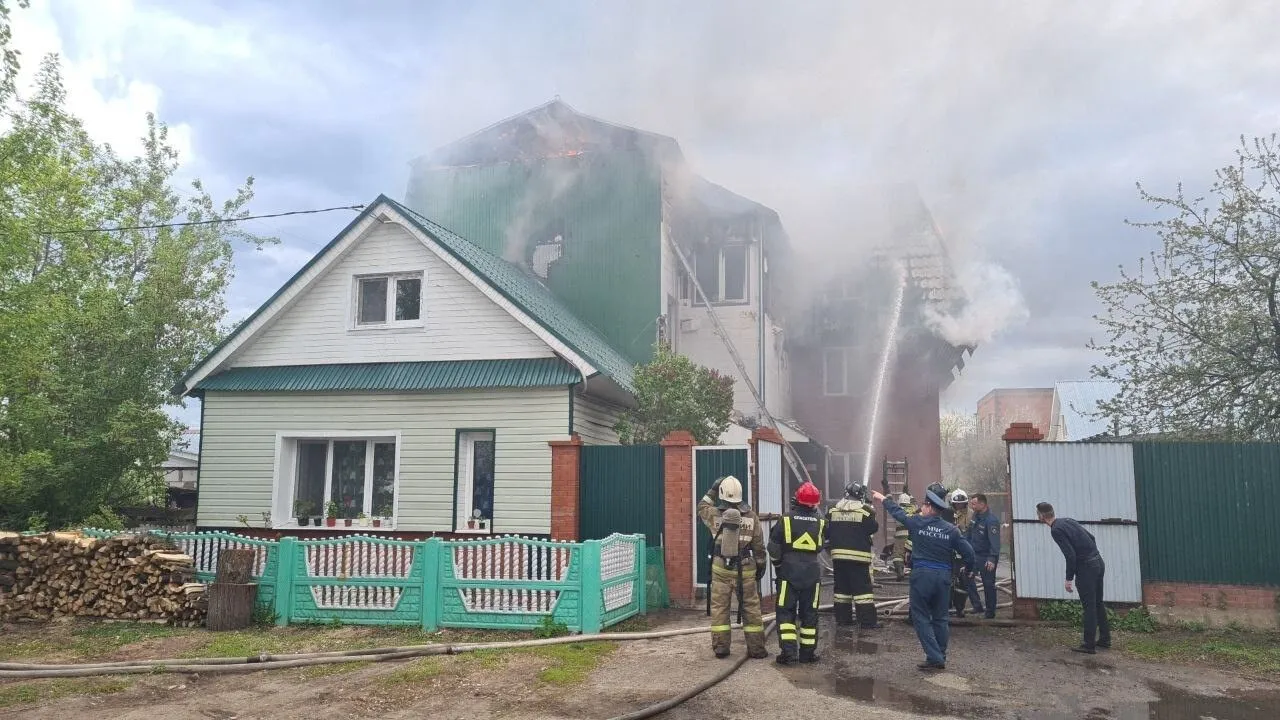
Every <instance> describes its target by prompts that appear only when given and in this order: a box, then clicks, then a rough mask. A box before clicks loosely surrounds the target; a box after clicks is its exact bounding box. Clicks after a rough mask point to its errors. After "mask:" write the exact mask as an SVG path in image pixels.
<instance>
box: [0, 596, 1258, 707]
mask: <svg viewBox="0 0 1280 720" xmlns="http://www.w3.org/2000/svg"><path fill="white" fill-rule="evenodd" d="M830 621H831V618H830V616H824V617H823V625H822V628H821V631H820V641H819V647H820V653H821V654H822V660H821V662H819V663H817V664H816V665H811V666H799V667H793V668H779V667H777V666H776V665H775V664H774V663H773V662H772V661H751V662H748V663H747V664H746V665H745V666H744V667H743V668H742V670H740V671H739V672H738V673H736V674H735V675H733V676H732V677H730V678H729V679H728V680H726V681H725V682H723V683H721V684H720V685H718V686H716V687H715V688H712V689H711V690H709V691H707V692H706V693H703V694H702V695H700V696H698V697H695V698H693V699H692V700H691V701H689V702H688V703H686V704H685V705H683V706H681V707H679V708H676V709H674V710H672V711H670V712H669V713H667V714H666V715H664V716H663V717H665V718H670V719H672V720H677V719H692V718H700V719H702V718H777V717H823V716H828V717H846V716H848V717H853V716H856V717H866V718H911V717H958V718H1001V719H1004V718H1025V719H1026V720H1075V719H1077V718H1082V719H1085V720H1139V719H1141V720H1199V719H1200V718H1202V717H1209V718H1215V719H1216V720H1262V719H1263V718H1266V719H1267V720H1271V719H1273V718H1277V717H1280V686H1276V685H1274V684H1272V683H1269V682H1267V681H1266V680H1264V679H1262V678H1250V677H1248V676H1247V675H1242V674H1237V673H1227V672H1222V671H1216V670H1208V669H1206V668H1204V667H1201V666H1194V665H1171V664H1157V663H1151V662H1146V661H1142V660H1138V659H1134V658H1133V657H1132V656H1131V655H1130V654H1129V653H1127V652H1125V643H1126V641H1127V638H1126V636H1125V635H1118V636H1117V648H1116V650H1115V651H1112V652H1111V653H1100V654H1099V655H1096V656H1083V655H1078V654H1076V653H1072V652H1070V651H1069V650H1068V647H1069V645H1070V644H1072V641H1076V637H1075V635H1074V633H1072V632H1071V631H1069V630H1062V629H1046V628H1032V629H1029V628H995V627H960V628H956V629H955V630H954V633H953V640H952V643H951V653H950V657H949V664H948V670H947V671H946V672H945V673H940V674H937V675H931V676H924V675H922V674H921V673H920V672H919V671H918V670H916V668H915V664H916V663H917V662H919V661H920V659H921V653H920V650H919V647H918V645H917V643H916V640H915V636H914V633H913V632H912V631H911V628H910V627H909V626H907V625H905V624H902V623H893V624H891V625H890V626H888V627H886V628H884V629H882V630H879V631H874V632H870V633H859V632H858V631H856V630H846V629H843V628H841V629H837V628H834V627H832V626H831V624H830ZM702 623H705V617H703V616H702V615H701V614H700V613H679V612H668V613H662V614H659V615H657V616H654V617H653V618H652V620H651V622H650V625H651V626H653V627H655V629H656V628H658V627H681V626H696V625H699V624H702ZM19 632H20V633H28V634H33V636H32V638H31V639H30V640H29V643H37V644H35V645H32V644H29V645H28V646H25V647H27V650H31V649H32V648H38V647H39V645H38V643H39V642H41V641H40V639H39V631H34V630H30V629H21V630H20V631H19ZM130 632H132V631H130ZM286 632H288V631H286ZM145 635H146V634H145V633H144V634H143V636H142V637H140V638H135V637H133V636H127V637H109V638H107V639H106V642H108V643H111V642H115V643H117V645H118V647H116V648H115V649H114V650H112V652H110V653H109V655H108V656H109V657H111V658H130V657H132V658H141V657H160V656H174V655H184V654H192V653H196V654H200V653H202V652H205V651H206V650H207V648H205V647H203V646H198V645H193V643H195V642H207V640H196V639H195V638H194V637H193V636H191V635H189V634H185V635H175V636H166V635H165V634H164V633H160V632H157V635H158V636H157V637H147V636H145ZM202 635H203V636H204V638H208V637H209V636H208V634H207V633H203V634H202ZM14 637H16V636H12V635H11V637H10V639H9V640H8V641H5V642H8V643H9V644H8V645H3V644H0V647H7V648H10V649H11V650H10V654H14V652H15V651H13V650H12V648H15V647H16V648H19V654H28V655H29V654H30V653H29V652H26V653H22V652H20V651H21V648H23V647H24V646H23V645H22V643H23V642H24V641H23V640H22V639H21V638H18V639H17V641H16V644H15V641H14ZM102 641H103V640H102V638H101V637H95V636H94V635H92V634H91V635H90V636H88V637H87V638H80V639H78V640H75V641H74V642H76V643H80V647H81V649H83V647H84V646H85V645H93V644H96V643H99V642H102ZM122 641H123V642H122ZM392 641H398V640H397V638H396V637H395V636H386V637H384V636H381V635H378V634H377V633H376V632H375V633H372V634H371V631H368V630H361V629H354V628H353V629H342V630H341V631H329V632H328V634H326V635H325V640H324V642H322V643H319V644H318V645H317V646H316V647H319V648H332V647H335V646H351V645H363V646H369V645H370V644H371V643H372V644H378V643H385V644H394V643H393V642H392ZM220 642H223V645H224V646H223V647H221V648H214V649H220V650H222V651H228V652H234V651H239V650H242V649H243V648H241V647H239V646H238V645H236V642H245V643H246V647H248V648H249V649H250V650H253V649H254V648H255V647H257V645H254V643H255V642H256V643H258V645H261V644H262V643H263V642H264V640H263V639H261V638H258V639H256V640H254V641H253V642H248V641H247V640H246V639H245V638H239V639H238V640H236V641H234V642H226V641H220ZM265 642H268V644H269V643H270V642H276V640H275V639H273V638H272V637H271V636H268V639H267V641H265ZM1076 642H1078V641H1076ZM559 647H560V648H561V649H559V650H556V651H547V650H542V651H537V652H533V651H529V652H516V653H510V652H508V653H488V654H484V655H475V656H458V657H441V658H432V659H424V660H417V661H409V662H401V663H382V664H363V665H344V666H327V667H322V668H302V669H295V670H279V671H268V672H259V673H253V674H247V675H229V676H225V675H224V676H206V677H194V676H186V675H145V676H131V677H127V678H111V679H102V680H93V681H85V680H73V681H71V680H54V681H41V682H40V683H38V684H36V685H35V687H36V688H38V692H35V693H33V694H32V695H31V696H30V697H29V698H26V697H25V696H23V695H22V694H21V692H22V691H21V690H17V691H15V690H14V688H15V687H17V686H18V685H19V684H17V683H12V682H11V683H3V684H0V698H3V697H6V693H8V695H7V697H9V699H10V703H9V704H8V705H5V706H0V718H18V717H21V718H32V719H33V720H42V719H48V720H54V719H55V718H56V719H58V720H61V719H62V718H65V717H77V716H78V717H92V718H137V719H139V720H141V719H144V718H145V719H146V720H152V719H153V718H155V717H165V718H174V719H175V720H186V719H192V720H196V719H199V720H232V719H233V718H236V719H240V718H244V719H248V718H313V717H316V716H317V713H318V712H320V713H321V714H323V715H324V716H326V717H378V718H423V717H432V718H457V719H460V720H461V719H467V718H486V719H487V718H510V719H511V720H550V719H553V718H609V717H613V716H617V715H620V714H623V713H627V712H630V711H632V710H635V709H638V708H640V707H643V706H645V705H648V704H650V703H653V702H657V701H660V700H663V699H665V698H667V697H669V696H671V695H673V694H675V693H677V692H679V691H681V690H683V689H685V688H688V687H690V686H692V685H694V684H696V683H698V682H700V681H701V680H703V679H705V678H709V677H711V676H712V675H714V674H715V673H716V672H717V671H718V670H720V669H721V668H723V667H724V663H725V662H727V661H721V660H716V659H715V658H714V657H713V656H712V655H711V651H710V647H709V642H708V639H707V637H706V636H705V635H690V636H682V637H676V638H668V639H661V640H649V641H633V642H625V643H619V644H617V646H616V649H615V648H613V647H611V646H607V645H592V646H577V647H575V646H559ZM267 649H271V648H267ZM291 649H296V648H294V647H292V646H291ZM741 651H742V648H741V645H740V643H739V644H736V645H735V654H736V653H737V652H741ZM53 655H54V656H55V657H48V653H46V656H45V657H44V659H50V660H51V659H56V656H57V653H53ZM71 655H74V653H73V652H70V651H69V653H64V654H63V657H64V658H65V657H68V656H71ZM1272 679H1273V680H1274V678H1272ZM68 683H75V684H68ZM21 685H23V686H24V687H31V684H30V683H23V684H21ZM59 695H63V697H58V696H59ZM24 700H26V701H24Z"/></svg>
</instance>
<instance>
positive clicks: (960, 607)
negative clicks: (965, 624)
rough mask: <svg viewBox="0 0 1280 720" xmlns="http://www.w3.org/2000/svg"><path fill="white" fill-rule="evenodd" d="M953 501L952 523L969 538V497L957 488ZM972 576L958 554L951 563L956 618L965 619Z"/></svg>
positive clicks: (953, 606) (953, 608)
mask: <svg viewBox="0 0 1280 720" xmlns="http://www.w3.org/2000/svg"><path fill="white" fill-rule="evenodd" d="M949 500H950V501H951V513H952V516H953V518H954V519H953V520H952V523H953V524H954V525H955V526H956V527H957V528H959V529H960V534H961V535H964V536H965V539H968V537H969V495H968V493H966V492H965V491H964V490H961V489H960V488H956V489H955V490H954V491H953V492H952V493H951V496H950V498H949ZM970 582H972V580H971V578H970V575H969V574H968V573H966V572H965V571H964V563H963V562H961V559H960V555H959V554H957V555H956V556H955V558H954V559H953V560H952V561H951V609H952V611H954V612H955V615H956V617H964V608H965V605H966V604H967V603H968V601H969V583H970Z"/></svg>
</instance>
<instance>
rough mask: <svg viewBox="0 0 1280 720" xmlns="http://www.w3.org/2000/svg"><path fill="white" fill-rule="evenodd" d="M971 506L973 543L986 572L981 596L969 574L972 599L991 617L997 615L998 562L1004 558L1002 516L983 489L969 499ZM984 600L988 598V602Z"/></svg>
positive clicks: (975, 552)
mask: <svg viewBox="0 0 1280 720" xmlns="http://www.w3.org/2000/svg"><path fill="white" fill-rule="evenodd" d="M969 509H970V510H972V511H973V519H972V520H970V521H969V537H968V540H969V544H970V545H972V546H973V554H974V555H975V556H976V557H977V565H978V572H979V573H980V574H981V575H982V594H983V595H984V596H985V597H984V598H979V597H978V587H977V585H976V584H975V583H974V581H973V576H972V575H971V576H969V601H970V602H972V603H973V609H974V610H975V611H977V612H980V613H982V615H983V617H985V618H987V619H991V618H994V617H995V616H996V565H997V564H998V563H999V562H1000V518H997V517H995V516H994V515H992V514H991V506H990V505H988V504H987V496H986V495H984V494H983V493H978V494H977V495H974V496H973V497H972V498H971V499H970V500H969ZM983 600H985V601H986V602H985V603H984V602H983Z"/></svg>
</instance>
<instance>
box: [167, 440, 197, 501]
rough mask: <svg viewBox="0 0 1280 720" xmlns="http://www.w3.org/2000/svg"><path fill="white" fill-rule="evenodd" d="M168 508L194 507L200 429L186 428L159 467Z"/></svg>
mask: <svg viewBox="0 0 1280 720" xmlns="http://www.w3.org/2000/svg"><path fill="white" fill-rule="evenodd" d="M161 470H163V471H164V484H165V490H166V494H167V498H166V501H167V502H166V505H167V506H168V507H170V508H194V507H195V503H196V481H197V480H198V479H199V477H198V476H199V472H200V431H199V430H186V431H184V432H183V433H182V435H181V436H180V437H179V438H178V440H177V441H176V442H175V443H174V444H173V447H172V448H170V450H169V457H168V458H167V459H166V460H165V463H164V465H163V466H162V467H161Z"/></svg>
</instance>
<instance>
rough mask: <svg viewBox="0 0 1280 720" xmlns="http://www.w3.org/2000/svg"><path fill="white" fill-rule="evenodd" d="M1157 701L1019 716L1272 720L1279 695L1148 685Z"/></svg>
mask: <svg viewBox="0 0 1280 720" xmlns="http://www.w3.org/2000/svg"><path fill="white" fill-rule="evenodd" d="M1151 689H1152V691H1153V692H1155V693H1156V695H1157V699H1156V700H1153V701H1151V702H1145V703H1126V704H1124V705H1121V706H1119V707H1114V708H1104V707H1095V708H1089V709H1087V710H1082V711H1078V712H1064V711H1062V710H1053V711H1049V712H1042V713H1031V714H1026V715H1020V716H1019V718H1021V719H1023V720H1275V718H1280V693H1277V692H1232V693H1230V694H1229V695H1227V696H1223V697H1214V696H1208V695H1194V694H1191V693H1188V692H1186V691H1184V690H1181V689H1179V688H1175V687H1171V686H1168V685H1152V686H1151Z"/></svg>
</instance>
